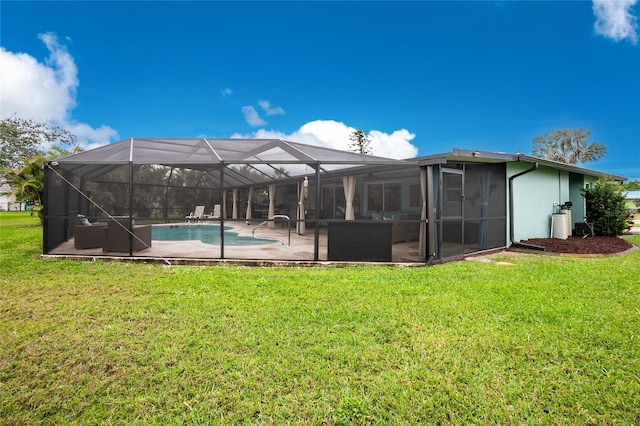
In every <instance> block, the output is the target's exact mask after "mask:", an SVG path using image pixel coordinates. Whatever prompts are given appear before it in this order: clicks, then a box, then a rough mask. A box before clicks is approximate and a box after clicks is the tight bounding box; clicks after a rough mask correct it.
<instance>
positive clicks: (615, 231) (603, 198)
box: [582, 179, 629, 237]
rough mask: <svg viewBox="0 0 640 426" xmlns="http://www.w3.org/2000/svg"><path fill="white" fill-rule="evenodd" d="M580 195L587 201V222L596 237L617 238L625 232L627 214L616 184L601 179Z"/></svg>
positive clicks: (620, 192) (621, 190)
mask: <svg viewBox="0 0 640 426" xmlns="http://www.w3.org/2000/svg"><path fill="white" fill-rule="evenodd" d="M582 193H583V195H584V197H585V199H586V201H587V222H590V223H593V229H594V232H595V234H596V235H601V236H605V237H617V236H618V235H622V234H623V233H624V232H625V231H626V229H627V220H628V219H629V212H628V211H627V208H626V202H625V197H624V190H623V188H622V187H621V186H620V185H619V184H618V183H615V182H609V181H606V180H602V179H601V180H599V181H598V182H596V184H595V185H592V186H591V187H589V188H585V189H583V190H582Z"/></svg>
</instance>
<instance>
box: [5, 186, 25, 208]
mask: <svg viewBox="0 0 640 426" xmlns="http://www.w3.org/2000/svg"><path fill="white" fill-rule="evenodd" d="M24 209H25V205H24V203H23V202H20V201H16V196H15V195H13V194H11V186H10V185H9V184H6V183H3V184H0V212H8V211H16V212H17V211H22V210H24Z"/></svg>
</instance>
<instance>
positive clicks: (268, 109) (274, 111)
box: [258, 101, 285, 115]
mask: <svg viewBox="0 0 640 426" xmlns="http://www.w3.org/2000/svg"><path fill="white" fill-rule="evenodd" d="M258 105H260V108H262V110H263V111H264V112H265V113H266V114H267V115H284V114H285V112H284V109H282V108H281V107H276V108H273V107H272V106H271V102H269V101H258Z"/></svg>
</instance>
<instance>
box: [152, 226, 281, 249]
mask: <svg viewBox="0 0 640 426" xmlns="http://www.w3.org/2000/svg"><path fill="white" fill-rule="evenodd" d="M231 229H233V228H231V227H230V226H225V227H224V245H225V246H256V245H262V244H271V243H275V242H277V241H276V240H268V239H262V238H260V239H258V238H253V237H240V236H238V233H237V232H233V231H231ZM151 239H152V240H155V241H193V240H196V241H202V242H203V243H205V244H213V245H220V225H154V226H153V227H152V228H151Z"/></svg>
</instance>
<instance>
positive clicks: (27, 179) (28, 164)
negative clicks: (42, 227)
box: [4, 155, 46, 220]
mask: <svg viewBox="0 0 640 426" xmlns="http://www.w3.org/2000/svg"><path fill="white" fill-rule="evenodd" d="M18 161H19V164H20V165H19V166H17V167H15V168H13V169H8V170H7V171H5V172H4V179H5V181H6V183H8V184H9V186H10V187H11V191H10V194H12V195H15V196H16V200H18V201H24V202H25V203H27V204H29V205H31V208H32V209H33V210H34V211H37V212H38V215H39V216H40V219H41V220H42V208H43V204H42V199H43V196H44V169H43V167H42V166H43V164H44V162H45V161H46V158H45V157H44V156H42V155H37V156H35V157H33V158H24V157H23V158H20V159H19V160H18Z"/></svg>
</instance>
